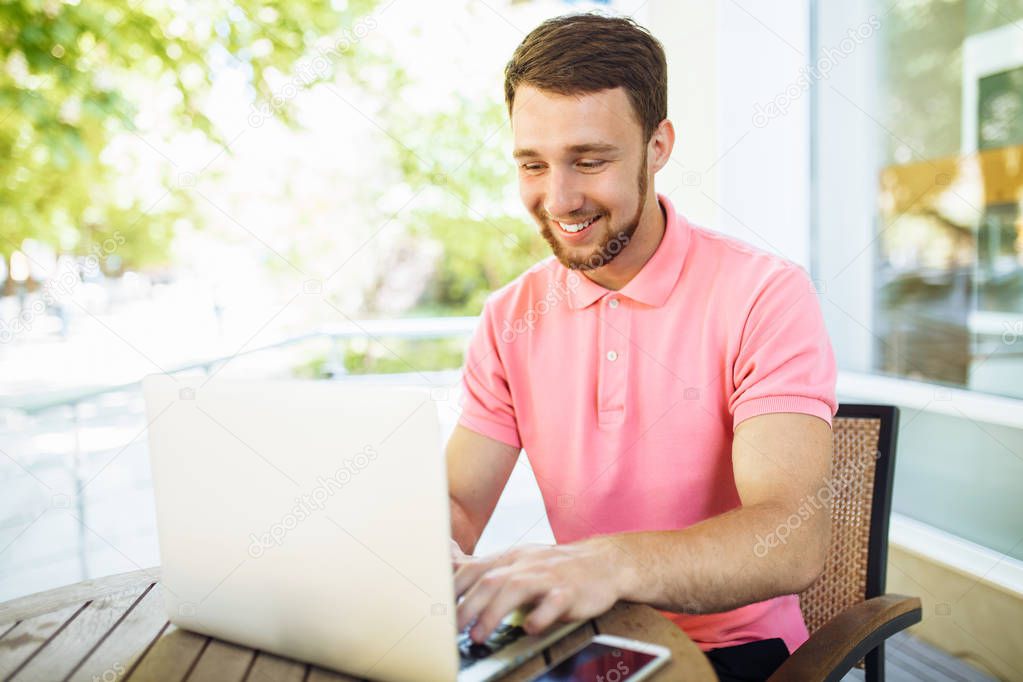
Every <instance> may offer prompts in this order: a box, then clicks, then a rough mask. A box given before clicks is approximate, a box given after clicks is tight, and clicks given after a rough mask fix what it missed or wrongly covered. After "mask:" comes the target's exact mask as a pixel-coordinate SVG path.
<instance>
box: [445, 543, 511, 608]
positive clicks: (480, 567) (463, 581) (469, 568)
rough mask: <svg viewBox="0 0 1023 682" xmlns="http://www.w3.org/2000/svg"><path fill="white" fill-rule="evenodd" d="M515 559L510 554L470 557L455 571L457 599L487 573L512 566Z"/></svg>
mask: <svg viewBox="0 0 1023 682" xmlns="http://www.w3.org/2000/svg"><path fill="white" fill-rule="evenodd" d="M514 561H515V558H514V557H512V556H511V555H508V554H498V555H496V556H488V557H468V558H467V559H466V561H465V562H463V563H461V564H460V565H459V566H458V567H457V569H456V570H455V599H457V598H458V597H461V596H462V595H463V594H465V593H466V592H467V591H468V590H469V588H471V587H472V586H473V585H475V584H476V581H477V580H479V579H480V577H481V576H482V575H484V574H485V573H486V572H487V571H490V570H493V569H495V568H502V567H504V566H510V565H511V564H512V563H513V562H514Z"/></svg>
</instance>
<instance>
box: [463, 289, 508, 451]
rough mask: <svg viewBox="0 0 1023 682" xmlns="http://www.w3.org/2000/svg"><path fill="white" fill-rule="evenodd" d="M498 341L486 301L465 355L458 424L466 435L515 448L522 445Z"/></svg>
mask: <svg viewBox="0 0 1023 682" xmlns="http://www.w3.org/2000/svg"><path fill="white" fill-rule="evenodd" d="M498 339H499V337H498V333H497V331H496V327H495V325H494V312H493V306H492V304H491V302H490V301H489V300H488V301H487V303H486V304H485V305H484V306H483V313H482V314H481V315H480V321H479V325H478V326H477V327H476V331H475V332H474V333H473V336H472V339H471V340H470V341H469V347H468V350H467V351H466V354H465V365H464V366H463V367H462V415H461V417H460V419H459V420H458V423H459V424H460V425H461V426H464V427H465V428H467V429H469V430H470V431H475V432H476V433H479V434H482V435H484V436H487V437H488V438H493V439H494V440H499V441H501V442H502V443H507V444H508V445H511V446H513V447H517V448H518V447H522V443H521V440H520V438H519V429H518V423H517V422H516V420H515V407H514V405H513V404H512V396H511V389H510V387H509V385H508V377H507V373H506V372H505V368H504V364H503V363H502V361H501V355H500V349H499V348H498Z"/></svg>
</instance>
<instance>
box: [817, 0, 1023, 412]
mask: <svg viewBox="0 0 1023 682" xmlns="http://www.w3.org/2000/svg"><path fill="white" fill-rule="evenodd" d="M840 5H841V6H840ZM815 11H816V16H817V18H816V26H815V27H814V28H815V31H816V34H815V35H816V40H817V47H818V50H817V54H818V55H821V58H822V59H827V58H829V57H828V55H835V54H836V49H838V50H840V46H841V45H842V44H843V43H842V42H841V41H840V38H841V36H842V35H843V34H844V32H845V30H846V29H852V30H855V27H856V26H857V23H859V22H867V21H869V22H870V25H876V26H878V29H877V30H876V31H875V32H874V33H873V35H871V36H870V37H869V38H867V39H864V40H862V41H859V42H857V43H856V46H855V47H854V51H853V52H851V53H849V54H846V53H844V52H841V51H839V52H837V55H838V56H839V57H842V63H841V64H839V68H838V69H836V70H835V72H834V74H833V75H832V76H831V77H826V80H823V81H821V82H818V83H817V91H818V101H817V107H816V119H815V124H814V126H815V129H814V135H815V139H816V143H817V144H816V146H815V148H816V157H815V163H816V164H818V168H819V170H820V172H821V174H822V177H823V180H822V182H821V183H819V185H818V188H817V189H818V196H817V210H816V212H815V216H816V220H815V222H816V226H815V228H816V231H817V235H818V239H819V243H820V244H821V249H822V250H824V251H828V250H830V251H831V252H832V256H831V257H830V259H829V257H828V256H824V257H823V259H822V260H823V263H824V265H825V267H824V268H823V270H822V271H821V272H818V273H817V274H818V275H823V276H824V277H825V278H827V277H829V276H835V273H839V274H841V273H842V272H845V271H858V272H859V274H860V275H862V276H864V277H865V278H868V279H870V280H871V281H872V282H873V284H872V286H871V289H872V291H871V292H870V294H869V295H866V300H859V301H855V300H853V297H852V295H845V296H844V298H843V296H842V295H841V294H839V296H838V297H837V298H836V301H837V302H836V304H835V305H837V306H838V307H839V310H833V311H832V314H833V315H832V316H833V317H834V318H835V319H837V320H839V323H841V324H846V325H849V324H852V325H853V326H854V327H856V326H858V327H859V328H858V329H856V331H857V332H859V336H860V337H861V339H862V340H861V342H860V343H858V344H853V345H845V346H843V344H838V347H837V348H836V350H838V351H839V352H838V355H839V362H840V364H841V365H842V366H843V367H844V368H846V369H856V370H860V371H870V372H877V373H882V374H887V375H893V376H898V377H905V378H909V379H915V380H920V381H927V382H934V383H941V384H947V385H953V386H958V387H964V388H968V389H972V390H976V391H981V392H986V393H992V394H997V395H1003V396H1010V397H1023V212H1021V206H1023V29H1021V28H1020V26H1021V25H1023V24H1021V23H1020V22H1021V21H1023V0H998V1H995V2H984V1H982V0H958V1H949V0H920V1H918V2H912V3H902V2H900V3H880V2H854V3H849V4H848V5H846V4H845V3H817V6H816V8H815ZM868 17H873V19H868ZM861 35H862V33H861ZM832 43H833V44H832ZM849 45H851V43H849ZM829 46H830V47H829ZM829 49H830V51H829ZM842 110H844V113H843V112H842ZM836 137H845V138H846V141H838V142H836V141H835V140H834V138H836ZM857 188H859V189H857ZM844 191H850V192H852V193H853V194H854V195H855V196H856V197H857V199H859V200H860V203H861V206H859V207H856V208H855V209H853V210H855V211H860V212H862V214H861V215H860V220H859V222H860V223H861V224H863V225H866V227H865V228H864V230H863V233H862V234H856V233H855V231H844V230H841V228H840V227H839V226H840V225H841V220H840V219H838V220H836V218H835V215H834V213H833V211H832V209H833V208H834V207H836V206H837V207H838V210H841V202H840V201H838V200H836V195H837V194H839V193H842V192H844ZM864 245H865V246H864ZM861 249H862V250H861ZM850 259H851V260H850ZM843 262H844V263H845V265H843ZM857 268H858V270H857ZM829 270H830V272H829ZM862 281H863V279H860V280H858V282H860V283H857V281H856V280H849V281H848V286H861V287H862V286H863V285H862ZM861 298H862V297H861ZM840 299H841V300H840ZM843 301H844V302H843ZM842 318H849V319H844V320H843V319H842ZM854 322H855V324H853V323H854ZM833 331H834V330H833Z"/></svg>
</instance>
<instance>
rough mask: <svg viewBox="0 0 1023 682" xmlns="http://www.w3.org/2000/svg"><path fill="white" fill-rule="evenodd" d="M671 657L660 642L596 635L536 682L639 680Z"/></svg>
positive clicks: (646, 676) (614, 681)
mask: <svg viewBox="0 0 1023 682" xmlns="http://www.w3.org/2000/svg"><path fill="white" fill-rule="evenodd" d="M669 660H671V652H670V651H668V649H666V648H665V647H663V646H660V645H659V644H649V643H647V642H640V641H637V640H635V639H626V638H625V637H615V636H614V635H596V636H594V637H593V638H592V639H591V640H590V641H589V642H587V643H586V645H585V646H583V647H582V648H581V649H579V650H578V651H576V652H575V653H574V654H572V655H571V656H569V657H568V658H567V659H565V660H564V661H562V662H561V663H557V664H555V665H552V666H550V667H549V668H547V670H545V671H544V672H542V673H540V675H539V676H538V677H534V678H533V682H625V681H626V680H628V682H639V681H640V680H646V679H649V678H650V676H651V675H652V674H653V673H654V672H655V671H657V670H658V669H660V668H661V667H662V666H663V665H664V664H665V663H667V662H668V661H669Z"/></svg>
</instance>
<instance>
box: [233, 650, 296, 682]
mask: <svg viewBox="0 0 1023 682" xmlns="http://www.w3.org/2000/svg"><path fill="white" fill-rule="evenodd" d="M308 667H309V666H307V665H306V664H305V663H299V662H298V661H293V660H291V659H290V658H281V657H280V656H275V655H273V654H270V653H267V652H265V651H260V652H259V653H258V654H256V662H255V663H253V664H252V669H251V670H249V675H248V677H246V678H245V682H303V680H305V673H306V669H307V668H308Z"/></svg>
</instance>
